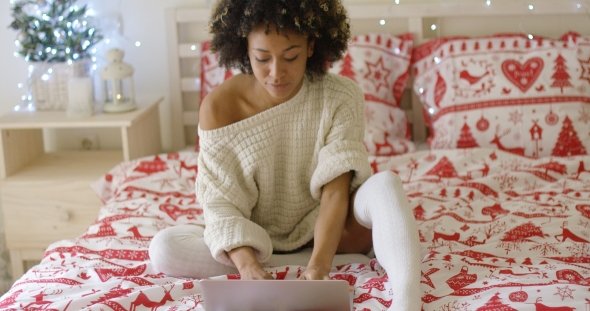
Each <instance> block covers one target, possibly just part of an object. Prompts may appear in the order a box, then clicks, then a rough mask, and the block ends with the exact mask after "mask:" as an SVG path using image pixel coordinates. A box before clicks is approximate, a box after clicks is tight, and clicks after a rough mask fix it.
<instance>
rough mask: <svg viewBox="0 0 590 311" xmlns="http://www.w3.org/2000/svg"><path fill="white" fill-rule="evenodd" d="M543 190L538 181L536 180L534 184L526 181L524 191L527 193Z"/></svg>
mask: <svg viewBox="0 0 590 311" xmlns="http://www.w3.org/2000/svg"><path fill="white" fill-rule="evenodd" d="M541 188H543V186H542V185H540V184H538V183H537V181H536V180H534V181H533V182H532V183H531V182H529V181H528V180H525V181H524V190H525V191H528V192H534V191H537V190H539V189H541Z"/></svg>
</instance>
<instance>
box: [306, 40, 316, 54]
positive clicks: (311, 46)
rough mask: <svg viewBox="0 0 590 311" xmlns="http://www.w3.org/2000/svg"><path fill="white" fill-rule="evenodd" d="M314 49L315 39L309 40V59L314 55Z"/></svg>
mask: <svg viewBox="0 0 590 311" xmlns="http://www.w3.org/2000/svg"><path fill="white" fill-rule="evenodd" d="M314 47H315V40H314V39H311V40H309V43H308V44H307V58H310V57H311V56H312V55H313V49H314Z"/></svg>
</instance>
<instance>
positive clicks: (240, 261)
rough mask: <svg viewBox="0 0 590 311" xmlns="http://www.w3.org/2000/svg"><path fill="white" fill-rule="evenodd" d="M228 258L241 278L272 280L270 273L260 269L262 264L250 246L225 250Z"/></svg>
mask: <svg viewBox="0 0 590 311" xmlns="http://www.w3.org/2000/svg"><path fill="white" fill-rule="evenodd" d="M227 255H228V256H229V258H230V259H231V260H232V261H233V263H234V265H236V268H238V272H240V279H242V280H272V279H273V277H272V275H270V273H268V272H266V271H265V270H264V269H262V266H261V265H260V263H259V262H258V259H256V256H255V255H254V251H253V250H252V248H251V247H248V246H244V247H238V248H235V249H232V250H231V251H229V252H227Z"/></svg>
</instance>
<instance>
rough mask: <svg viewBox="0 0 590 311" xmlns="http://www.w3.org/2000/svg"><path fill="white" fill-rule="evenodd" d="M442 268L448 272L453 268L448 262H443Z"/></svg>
mask: <svg viewBox="0 0 590 311" xmlns="http://www.w3.org/2000/svg"><path fill="white" fill-rule="evenodd" d="M443 266H444V267H445V269H447V270H449V271H450V270H451V269H453V268H454V267H455V265H454V264H452V263H451V262H448V261H445V262H443Z"/></svg>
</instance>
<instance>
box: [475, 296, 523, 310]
mask: <svg viewBox="0 0 590 311" xmlns="http://www.w3.org/2000/svg"><path fill="white" fill-rule="evenodd" d="M476 311H516V309H514V308H512V307H511V306H510V305H507V304H504V303H502V299H500V293H496V294H495V295H494V297H492V298H490V300H489V301H488V302H486V304H485V305H484V306H483V307H479V308H477V309H476Z"/></svg>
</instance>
